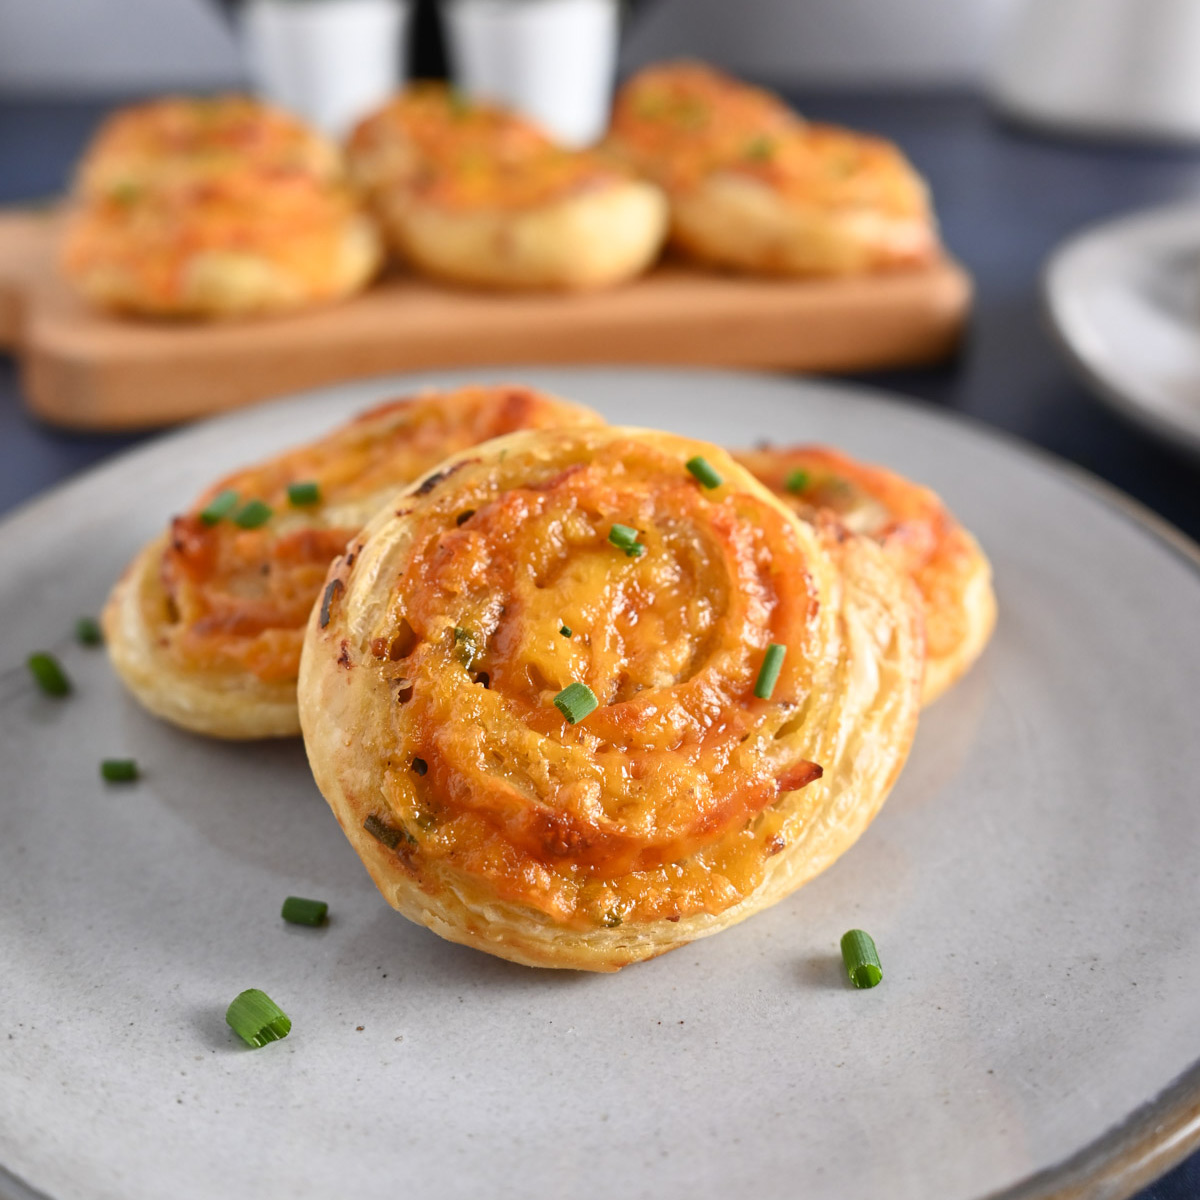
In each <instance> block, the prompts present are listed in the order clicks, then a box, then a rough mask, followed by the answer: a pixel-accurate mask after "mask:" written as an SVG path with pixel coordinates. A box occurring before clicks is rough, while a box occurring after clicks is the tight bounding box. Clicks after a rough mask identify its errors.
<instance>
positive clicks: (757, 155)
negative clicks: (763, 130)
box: [746, 137, 775, 162]
mask: <svg viewBox="0 0 1200 1200" xmlns="http://www.w3.org/2000/svg"><path fill="white" fill-rule="evenodd" d="M774 153H775V143H774V142H772V141H771V139H770V138H768V137H757V138H755V139H754V141H752V142H750V143H749V144H748V145H747V146H746V157H747V158H752V159H755V160H756V161H758V162H765V161H766V160H767V159H769V158H770V157H771V155H772V154H774Z"/></svg>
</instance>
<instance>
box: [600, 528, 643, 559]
mask: <svg viewBox="0 0 1200 1200" xmlns="http://www.w3.org/2000/svg"><path fill="white" fill-rule="evenodd" d="M608 540H609V541H610V542H612V544H613V545H614V546H616V548H617V549H618V550H624V551H625V553H626V554H627V555H628V556H629V557H630V558H637V556H638V555H639V554H642V553H643V552H644V551H645V549H646V547H645V546H643V545H642V544H641V543H640V542H639V541H638V531H637V530H636V529H634V527H633V526H632V525H614V526H613V527H612V528H611V529H610V530H609V531H608Z"/></svg>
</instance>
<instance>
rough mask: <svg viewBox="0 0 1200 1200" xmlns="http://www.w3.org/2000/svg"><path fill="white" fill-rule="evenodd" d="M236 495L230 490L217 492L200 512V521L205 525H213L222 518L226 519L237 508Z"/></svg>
mask: <svg viewBox="0 0 1200 1200" xmlns="http://www.w3.org/2000/svg"><path fill="white" fill-rule="evenodd" d="M237 502H238V494H237V492H235V491H232V490H231V489H228V488H227V489H226V490H225V491H223V492H218V493H217V494H216V495H215V496H214V497H213V498H212V499H211V500H210V501H209V502H208V503H207V504H206V505H205V506H204V507H203V508H202V509H201V510H200V520H201V521H203V522H204V524H205V525H215V524H216V523H217V522H218V521H219V520H220V519H221V518H222V517H227V516H229V514H230V513H231V512H233V510H234V509H235V508H236V507H237Z"/></svg>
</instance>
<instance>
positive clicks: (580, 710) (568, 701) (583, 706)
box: [554, 683, 599, 725]
mask: <svg viewBox="0 0 1200 1200" xmlns="http://www.w3.org/2000/svg"><path fill="white" fill-rule="evenodd" d="M598 705H599V701H598V700H597V699H596V694H595V692H593V691H592V689H591V688H590V687H588V685H587V684H586V683H570V684H568V685H567V686H566V687H565V688H563V690H562V691H561V692H559V693H558V695H557V696H555V697H554V707H555V708H557V709H558V711H559V712H560V713H562V715H563V716H564V717H566V719H567V724H568V725H575V724H577V723H578V722H579V721H582V720H583V718H584V717H586V716H587V715H588V713H590V712H594V711H595V710H596V708H597V706H598Z"/></svg>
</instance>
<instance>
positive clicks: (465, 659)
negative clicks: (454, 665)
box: [454, 625, 483, 671]
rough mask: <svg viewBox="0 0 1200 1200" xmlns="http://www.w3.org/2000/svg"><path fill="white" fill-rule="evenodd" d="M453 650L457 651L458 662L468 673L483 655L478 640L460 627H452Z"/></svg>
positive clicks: (467, 630)
mask: <svg viewBox="0 0 1200 1200" xmlns="http://www.w3.org/2000/svg"><path fill="white" fill-rule="evenodd" d="M454 648H455V650H457V651H458V659H459V662H461V663H462V665H463V666H464V667H466V668H467V670H468V671H469V670H470V669H471V668H472V667H473V666H474V665H475V664H476V662H478V661H479V659H480V658H481V657H482V655H483V648H482V647H481V646H480V645H479V639H478V638H477V637H476V636H475V635H474V634H473V633H472V632H471V631H470V630H469V629H464V628H463V627H462V626H461V625H455V627H454Z"/></svg>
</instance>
